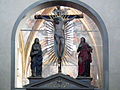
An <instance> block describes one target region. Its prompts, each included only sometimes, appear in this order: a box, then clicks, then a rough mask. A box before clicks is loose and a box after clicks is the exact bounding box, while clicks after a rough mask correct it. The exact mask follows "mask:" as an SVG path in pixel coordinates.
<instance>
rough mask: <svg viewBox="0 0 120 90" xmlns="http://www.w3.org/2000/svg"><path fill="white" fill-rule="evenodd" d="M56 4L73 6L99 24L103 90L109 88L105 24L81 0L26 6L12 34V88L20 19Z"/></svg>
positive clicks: (50, 0)
mask: <svg viewBox="0 0 120 90" xmlns="http://www.w3.org/2000/svg"><path fill="white" fill-rule="evenodd" d="M56 5H61V6H67V7H72V8H75V9H78V10H80V11H82V12H83V13H85V14H87V15H88V16H89V17H90V18H91V19H92V20H93V21H94V22H95V24H96V25H97V26H98V28H99V30H100V33H101V37H102V41H103V42H102V43H103V77H104V81H103V90H109V40H108V33H107V29H106V27H105V24H104V22H103V20H102V19H101V17H100V16H99V15H98V14H97V12H96V11H95V10H93V9H92V8H91V7H89V6H88V5H87V4H85V3H83V2H81V1H79V0H40V1H38V2H35V3H34V4H32V5H30V6H29V7H28V8H26V9H25V10H24V11H23V12H22V13H21V14H20V16H19V17H18V19H17V20H16V22H15V24H14V27H13V30H12V35H11V89H12V90H14V89H15V37H16V32H17V27H18V25H19V23H20V21H21V20H22V19H23V18H24V17H25V16H26V15H28V14H32V13H34V12H36V11H38V10H40V9H43V8H48V7H52V6H56Z"/></svg>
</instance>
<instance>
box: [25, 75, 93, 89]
mask: <svg viewBox="0 0 120 90" xmlns="http://www.w3.org/2000/svg"><path fill="white" fill-rule="evenodd" d="M28 79H29V82H30V83H29V84H28V85H25V86H24V87H25V88H26V90H43V89H45V90H48V89H49V90H53V89H54V90H66V89H71V90H95V87H94V86H93V85H91V81H92V78H90V77H77V78H76V79H74V78H73V77H70V76H69V75H64V74H62V73H58V74H55V75H52V76H49V77H47V78H42V77H29V78H28Z"/></svg>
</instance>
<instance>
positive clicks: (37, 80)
mask: <svg viewBox="0 0 120 90" xmlns="http://www.w3.org/2000/svg"><path fill="white" fill-rule="evenodd" d="M28 79H29V84H31V83H36V82H39V81H41V80H43V79H44V78H42V77H32V76H31V77H28Z"/></svg>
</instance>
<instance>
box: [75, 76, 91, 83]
mask: <svg viewBox="0 0 120 90" xmlns="http://www.w3.org/2000/svg"><path fill="white" fill-rule="evenodd" d="M76 79H77V80H78V81H79V82H82V83H86V84H88V85H91V81H92V79H93V78H91V77H82V76H79V77H77V78H76Z"/></svg>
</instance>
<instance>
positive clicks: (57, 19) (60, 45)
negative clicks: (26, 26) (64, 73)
mask: <svg viewBox="0 0 120 90" xmlns="http://www.w3.org/2000/svg"><path fill="white" fill-rule="evenodd" d="M60 11H61V10H60V7H57V11H56V12H57V15H56V16H55V15H54V16H52V17H53V18H52V19H50V18H49V16H47V15H36V16H35V19H44V20H46V21H49V22H52V23H53V26H54V47H55V54H56V56H57V58H58V65H59V66H58V72H59V73H60V72H61V62H62V57H63V55H64V48H65V34H64V30H65V24H66V23H67V22H69V21H72V20H73V19H75V18H82V17H83V16H82V15H66V16H67V17H68V18H67V19H64V18H63V17H62V15H61V12H60Z"/></svg>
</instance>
